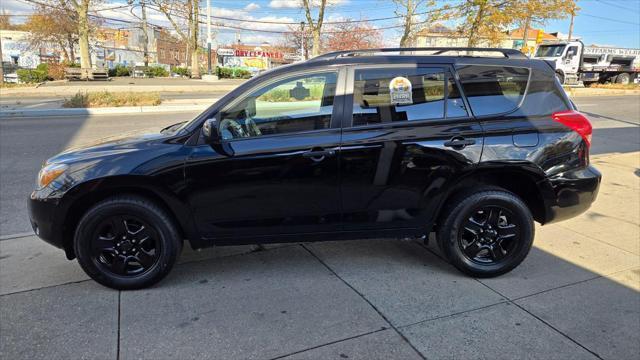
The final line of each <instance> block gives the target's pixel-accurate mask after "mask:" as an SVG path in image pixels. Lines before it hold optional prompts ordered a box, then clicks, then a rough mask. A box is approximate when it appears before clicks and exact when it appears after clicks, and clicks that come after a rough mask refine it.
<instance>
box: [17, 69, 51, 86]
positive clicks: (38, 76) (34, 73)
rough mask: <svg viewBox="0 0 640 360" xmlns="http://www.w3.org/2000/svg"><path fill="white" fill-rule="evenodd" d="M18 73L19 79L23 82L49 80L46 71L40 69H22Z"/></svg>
mask: <svg viewBox="0 0 640 360" xmlns="http://www.w3.org/2000/svg"><path fill="white" fill-rule="evenodd" d="M16 74H18V80H20V82H23V83H41V82H45V81H47V78H48V77H49V75H47V73H46V72H45V71H42V70H38V69H20V70H18V71H16Z"/></svg>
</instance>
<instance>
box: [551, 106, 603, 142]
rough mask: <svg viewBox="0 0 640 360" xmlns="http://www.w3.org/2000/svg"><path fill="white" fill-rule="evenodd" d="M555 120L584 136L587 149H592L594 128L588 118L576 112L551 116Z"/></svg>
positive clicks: (563, 112) (570, 111)
mask: <svg viewBox="0 0 640 360" xmlns="http://www.w3.org/2000/svg"><path fill="white" fill-rule="evenodd" d="M551 117H552V118H553V120H555V121H557V122H559V123H561V124H563V125H564V126H566V127H568V128H570V129H571V130H573V131H575V132H577V133H578V134H580V136H582V138H583V139H584V142H585V143H587V147H591V134H592V133H593V128H592V127H591V123H590V122H589V119H587V117H586V116H584V115H583V114H582V113H580V112H578V111H575V110H568V111H560V112H557V113H553V114H552V115H551Z"/></svg>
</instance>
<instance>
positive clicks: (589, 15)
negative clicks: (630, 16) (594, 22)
mask: <svg viewBox="0 0 640 360" xmlns="http://www.w3.org/2000/svg"><path fill="white" fill-rule="evenodd" d="M578 16H588V17H591V18H594V19H600V20H607V21H615V22H617V23H620V24H630V25H638V26H640V23H634V22H631V21H624V20H618V19H612V18H608V17H604V16H597V15H591V14H585V13H579V14H578Z"/></svg>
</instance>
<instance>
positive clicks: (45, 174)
mask: <svg viewBox="0 0 640 360" xmlns="http://www.w3.org/2000/svg"><path fill="white" fill-rule="evenodd" d="M68 167H69V166H67V165H65V164H50V165H47V166H45V167H43V168H42V169H41V170H40V172H39V173H38V189H42V188H44V187H46V186H47V185H49V184H51V182H52V181H53V180H55V179H56V178H57V177H58V176H60V175H62V173H64V172H65V171H66V170H67V168H68Z"/></svg>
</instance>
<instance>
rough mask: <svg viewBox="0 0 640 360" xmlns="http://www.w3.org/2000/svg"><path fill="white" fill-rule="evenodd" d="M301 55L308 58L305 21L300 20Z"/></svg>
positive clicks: (304, 58)
mask: <svg viewBox="0 0 640 360" xmlns="http://www.w3.org/2000/svg"><path fill="white" fill-rule="evenodd" d="M300 57H301V58H302V59H303V60H307V57H306V56H305V54H304V21H300Z"/></svg>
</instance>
